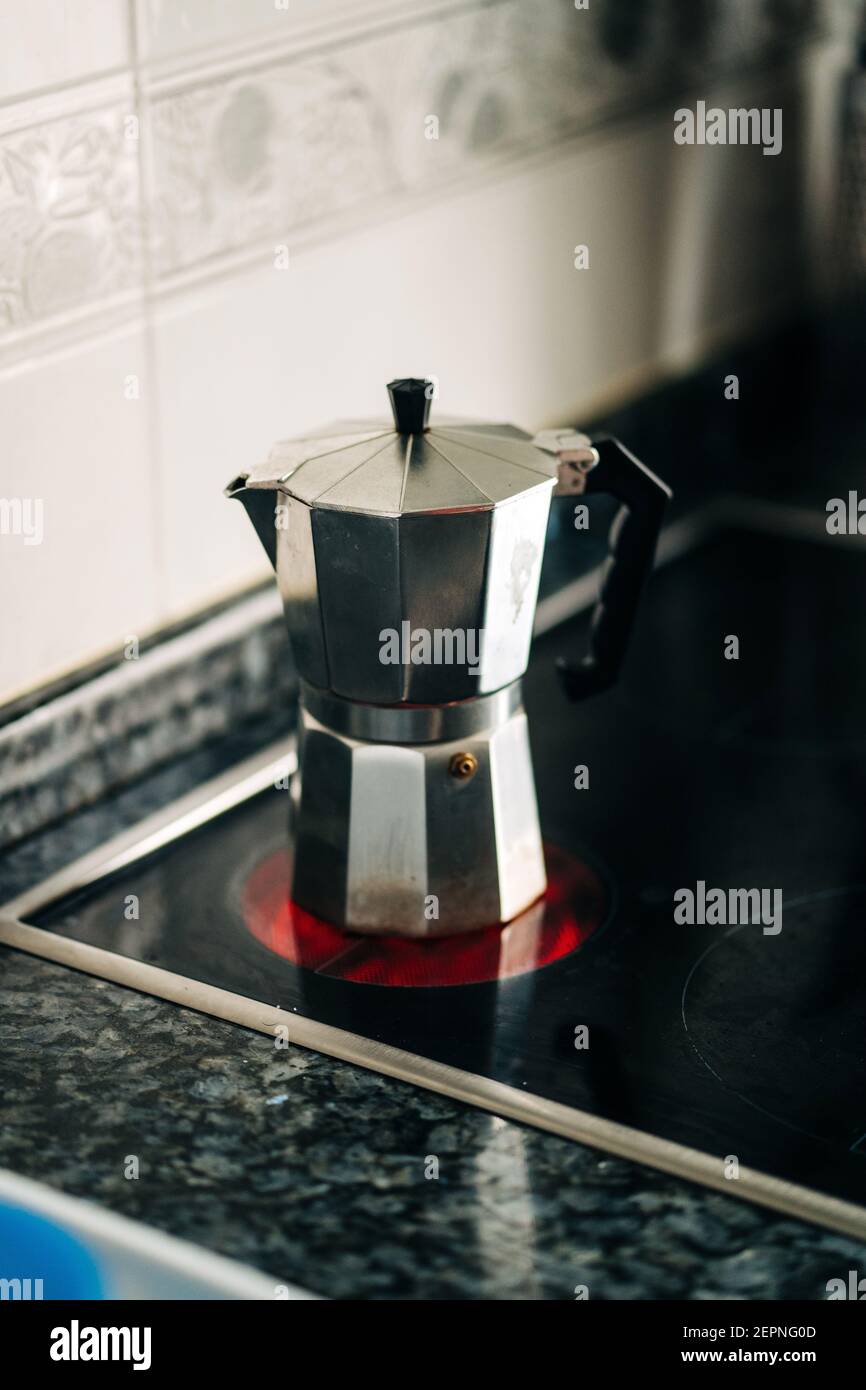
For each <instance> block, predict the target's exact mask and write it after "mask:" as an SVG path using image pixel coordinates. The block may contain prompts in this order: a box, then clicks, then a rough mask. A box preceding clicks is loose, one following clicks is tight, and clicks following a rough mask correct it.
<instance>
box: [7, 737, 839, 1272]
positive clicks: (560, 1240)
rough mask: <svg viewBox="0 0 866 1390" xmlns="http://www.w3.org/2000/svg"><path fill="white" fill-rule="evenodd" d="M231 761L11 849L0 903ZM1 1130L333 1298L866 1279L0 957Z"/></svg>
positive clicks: (559, 1142)
mask: <svg viewBox="0 0 866 1390" xmlns="http://www.w3.org/2000/svg"><path fill="white" fill-rule="evenodd" d="M262 732H263V731H262V730H261V728H260V729H258V730H257V736H256V737H257V739H260V738H261V736H262ZM268 732H269V734H270V735H273V734H274V733H275V732H277V730H276V728H275V729H272V730H269V731H268ZM245 751H249V747H248V746H244V740H243V739H235V740H233V741H232V743H231V745H225V744H223V745H220V746H219V747H218V748H216V749H214V748H211V749H209V750H205V751H202V752H200V753H199V754H197V755H196V756H195V757H193V758H189V759H187V760H186V761H184V762H182V763H178V764H177V765H176V766H174V767H172V768H168V769H163V770H162V771H161V772H160V773H159V774H158V775H155V776H154V777H152V778H150V779H148V780H147V781H145V782H142V783H140V784H139V785H138V786H137V787H135V788H132V789H129V790H127V791H126V792H125V793H123V794H122V795H121V796H118V797H115V798H114V799H113V800H112V801H110V802H105V803H103V804H102V805H100V806H98V807H95V808H93V809H91V810H89V811H87V812H85V813H82V814H80V815H78V816H76V817H74V818H71V819H70V820H69V821H67V822H65V823H64V824H63V825H61V826H60V827H58V828H57V829H55V830H54V831H51V832H47V833H45V834H43V835H42V836H40V837H38V838H34V839H31V840H29V841H27V842H25V843H22V845H21V846H20V847H19V848H18V849H17V850H15V851H13V852H11V853H9V854H7V856H6V857H5V859H4V861H3V863H2V866H0V900H3V901H5V900H8V899H9V898H10V897H11V896H12V895H13V894H15V893H16V892H19V891H21V890H22V889H23V888H24V887H26V886H27V885H29V884H30V883H33V882H36V881H38V880H39V879H41V878H43V877H45V876H46V875H47V874H48V873H49V872H51V871H53V870H54V869H56V868H57V867H59V866H60V865H61V864H62V863H64V862H68V861H70V860H71V859H73V858H75V857H77V856H78V855H79V854H82V853H84V852H85V851H86V850H87V849H89V848H91V847H92V846H93V845H95V844H98V843H99V842H100V841H101V840H104V839H105V838H107V837H108V835H110V834H112V833H116V832H117V831H118V830H119V829H120V828H122V826H123V825H125V824H128V823H131V822H133V821H135V820H137V819H140V818H141V817H142V816H143V815H144V814H146V813H147V812H148V811H150V810H152V809H154V808H155V807H156V806H157V805H159V804H160V803H162V802H165V801H167V800H170V799H172V798H173V797H175V796H177V795H179V794H180V793H181V792H182V791H183V790H185V789H186V788H187V787H189V786H190V785H192V784H193V783H195V782H196V781H200V780H202V779H203V778H204V777H206V776H209V775H213V774H214V773H215V772H217V771H219V770H220V768H221V766H222V765H223V764H224V763H225V761H226V759H231V758H232V757H237V756H240V755H241V754H242V753H243V752H245ZM0 1117H2V1124H0V1165H2V1166H5V1167H8V1168H11V1169H13V1170H14V1171H16V1172H18V1173H22V1174H24V1175H26V1176H28V1177H32V1178H36V1179H40V1180H42V1181H44V1182H47V1183H49V1184H50V1185H52V1186H54V1187H58V1188H61V1189H63V1190H64V1191H66V1192H69V1193H72V1194H75V1195H77V1196H80V1197H85V1198H88V1199H90V1200H93V1201H96V1202H100V1203H103V1204H104V1205H106V1206H107V1207H109V1208H111V1209H112V1210H114V1211H117V1212H121V1213H123V1214H125V1215H128V1216H132V1217H136V1218H139V1219H141V1220H144V1221H146V1222H149V1223H150V1224H152V1225H153V1226H155V1227H158V1228H161V1229H163V1230H166V1231H170V1232H172V1233H173V1234H175V1235H179V1236H182V1237H185V1238H187V1239H189V1240H193V1241H197V1242H199V1243H200V1244H202V1245H204V1246H207V1247H209V1248H211V1249H213V1250H217V1251H219V1252H220V1253H221V1254H224V1255H228V1256H232V1257H234V1258H235V1259H239V1260H243V1261H245V1262H247V1263H249V1264H250V1265H253V1266H255V1267H256V1268H258V1269H260V1270H262V1271H264V1272H265V1273H267V1274H269V1275H272V1276H273V1277H274V1280H275V1282H281V1281H293V1282H295V1283H298V1284H300V1285H302V1286H304V1287H306V1288H308V1289H311V1290H313V1291H314V1292H316V1293H320V1294H325V1295H328V1296H331V1297H337V1298H416V1299H417V1298H431V1299H442V1298H482V1299H484V1298H520V1299H535V1298H553V1299H572V1298H574V1296H575V1287H576V1286H577V1285H586V1286H587V1289H588V1292H589V1297H590V1298H595V1299H600V1298H606V1299H617V1298H626V1299H632V1298H689V1299H704V1298H725V1299H755V1298H772V1299H789V1298H806V1299H820V1298H822V1297H825V1296H826V1292H825V1290H826V1283H827V1280H828V1279H830V1278H836V1277H840V1276H842V1277H844V1276H845V1275H846V1274H847V1271H848V1270H849V1269H852V1268H853V1269H859V1270H861V1271H863V1270H864V1269H866V1248H864V1247H863V1246H862V1245H860V1244H859V1243H858V1242H855V1241H852V1240H849V1239H846V1238H844V1237H842V1236H837V1235H834V1234H832V1233H831V1232H826V1231H822V1230H820V1229H818V1228H817V1227H812V1226H808V1225H805V1224H802V1223H800V1222H797V1221H793V1220H790V1219H787V1218H781V1217H778V1216H775V1215H773V1214H772V1213H767V1212H764V1211H761V1210H760V1209H759V1208H757V1207H752V1206H749V1205H748V1204H747V1203H744V1202H741V1201H739V1200H737V1199H736V1198H734V1197H728V1196H723V1195H719V1194H716V1193H712V1192H708V1191H705V1190H702V1189H700V1188H697V1187H693V1186H691V1185H690V1184H687V1183H684V1182H681V1181H679V1180H678V1179H675V1178H671V1177H668V1176H666V1175H664V1174H661V1173H657V1172H654V1171H653V1170H651V1169H648V1168H643V1167H640V1166H638V1165H635V1164H632V1163H628V1162H624V1161H622V1160H619V1159H614V1158H609V1157H606V1156H605V1155H603V1154H600V1153H597V1152H594V1151H593V1150H590V1149H587V1148H584V1147H582V1146H580V1145H578V1144H574V1143H571V1142H569V1141H567V1140H563V1139H559V1138H556V1137H554V1136H552V1135H549V1134H543V1133H541V1132H538V1131H535V1130H532V1129H529V1128H525V1127H522V1126H520V1125H516V1124H512V1123H510V1122H506V1121H503V1120H501V1119H498V1118H496V1117H493V1116H490V1115H487V1114H485V1113H482V1112H479V1111H474V1110H472V1109H470V1108H468V1107H466V1106H464V1105H461V1104H458V1103H457V1102H454V1101H451V1100H448V1099H445V1098H443V1097H441V1096H436V1095H433V1094H430V1093H426V1092H424V1091H421V1090H418V1089H416V1088H414V1087H411V1086H408V1085H405V1084H403V1083H400V1082H397V1081H393V1080H390V1079H388V1078H384V1077H380V1076H377V1075H375V1074H374V1073H372V1072H367V1071H364V1070H362V1069H360V1068H357V1067H353V1066H350V1065H348V1064H346V1063H343V1062H338V1061H334V1060H332V1059H331V1058H328V1057H324V1056H320V1055H318V1054H315V1053H311V1052H304V1051H302V1050H301V1049H299V1048H294V1049H291V1050H290V1051H289V1052H288V1053H282V1052H275V1050H274V1048H273V1044H272V1043H271V1042H270V1040H269V1039H267V1038H266V1037H264V1036H262V1035H259V1034H254V1033H250V1032H246V1031H245V1030H243V1029H240V1028H236V1027H234V1026H232V1025H230V1024H225V1023H221V1022H218V1021H216V1020H214V1019H211V1018H207V1017H204V1016H202V1015H199V1014H195V1013H192V1012H188V1011H186V1010H183V1009H179V1008H177V1007H175V1006H174V1005H171V1004H167V1003H164V1002H162V1001H160V1000H156V999H151V998H148V997H146V996H142V995H138V994H135V993H134V992H132V991H129V990H125V989H122V988H120V987H118V986H114V985H110V984H107V983H105V982H103V981H99V980H95V979H92V978H89V977H88V976H84V975H78V974H76V973H75V972H73V971H69V970H66V969H64V968H62V967H59V966H54V965H51V964H48V963H47V962H43V961H40V960H37V959H34V958H31V957H28V956H26V955H22V954H19V953H17V952H14V951H11V950H8V949H5V948H0ZM130 1155H136V1156H137V1158H138V1161H139V1176H138V1178H136V1179H131V1178H128V1177H126V1176H125V1169H126V1160H127V1158H128V1156H130ZM428 1155H435V1156H436V1157H437V1158H438V1160H439V1177H438V1180H431V1179H427V1178H426V1177H425V1160H426V1158H427V1156H428Z"/></svg>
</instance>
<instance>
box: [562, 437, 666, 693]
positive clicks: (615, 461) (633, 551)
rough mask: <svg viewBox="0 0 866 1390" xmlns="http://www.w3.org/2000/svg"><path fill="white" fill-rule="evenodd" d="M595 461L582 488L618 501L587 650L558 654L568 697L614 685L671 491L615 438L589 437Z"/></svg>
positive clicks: (596, 691) (594, 691) (650, 566)
mask: <svg viewBox="0 0 866 1390" xmlns="http://www.w3.org/2000/svg"><path fill="white" fill-rule="evenodd" d="M593 444H594V445H595V448H596V449H597V451H598V456H599V461H598V463H597V464H596V465H595V467H594V468H592V469H590V470H589V472H588V473H587V474H586V487H585V488H584V491H585V492H586V493H591V492H603V493H607V494H609V495H610V496H611V497H615V498H616V499H617V501H618V502H621V503H622V504H623V505H622V507H621V508H620V510H619V511H618V512H617V515H616V517H615V518H614V521H613V525H612V526H611V529H610V536H609V538H608V544H609V546H610V555H609V556H608V558H607V560H606V562H605V567H604V572H603V574H602V580H601V589H600V592H599V596H598V601H597V603H596V606H595V611H594V613H593V615H592V628H591V631H590V638H589V650H588V651H587V653H586V655H585V656H583V657H582V658H581V659H580V660H579V661H577V662H574V661H568V660H566V659H565V658H563V657H561V658H560V659H559V660H558V661H557V668H558V670H559V674H560V676H561V678H562V684H563V687H564V689H565V693H566V695H567V696H568V698H569V699H570V700H583V699H585V698H586V696H588V695H595V694H597V693H598V692H599V691H600V690H606V689H607V688H608V686H610V685H613V683H614V681H615V680H616V678H617V676H618V675H619V669H620V666H621V665H622V660H623V657H624V656H625V653H626V648H627V647H628V642H629V637H630V636H631V630H632V626H633V624H634V619H635V614H636V612H637V607H638V603H639V601H640V596H641V591H642V589H643V586H644V581H645V580H646V577H647V575H648V574H649V572H650V570H651V569H652V564H653V556H654V555H655V548H656V541H657V540H658V534H659V530H660V528H661V524H662V517H663V515H664V509H665V506H666V504H667V503H668V502H669V501H670V498H671V497H672V495H673V494H672V493H671V490H670V488H669V487H668V486H667V484H666V483H663V482H662V480H661V478H657V477H656V475H655V474H654V473H651V472H650V470H649V469H648V468H646V467H645V466H644V464H642V463H641V462H640V460H639V459H636V458H635V456H634V454H630V453H629V451H628V449H626V448H625V446H624V445H622V444H620V442H619V440H618V439H600V440H599V439H594V440H593Z"/></svg>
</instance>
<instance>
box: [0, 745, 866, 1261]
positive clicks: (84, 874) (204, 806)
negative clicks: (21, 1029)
mask: <svg viewBox="0 0 866 1390" xmlns="http://www.w3.org/2000/svg"><path fill="white" fill-rule="evenodd" d="M295 765H296V755H295V747H294V740H283V741H281V742H280V743H278V744H273V745H270V746H269V747H268V748H265V749H263V750H262V751H261V752H260V753H258V754H256V755H255V756H254V757H252V758H249V759H246V760H245V761H244V762H242V763H239V764H237V765H235V766H234V767H232V768H230V769H228V770H227V771H226V772H224V773H222V774H221V775H220V776H219V777H216V778H214V779H212V780H210V781H209V782H206V783H204V784H203V785H202V786H200V787H198V788H196V789H195V790H194V791H192V792H190V793H188V794H187V795H186V796H183V797H181V798H180V799H179V800H177V801H174V802H172V803H171V804H170V805H168V806H166V807H164V808H162V809H161V810H159V811H157V812H155V813H154V814H153V815H150V816H148V817H147V818H146V819H145V820H143V821H140V822H139V823H137V824H136V825H134V826H131V827H129V828H127V829H126V830H124V831H122V832H121V833H120V834H119V835H116V836H114V837H113V838H112V839H111V840H110V841H108V842H107V843H106V844H104V845H102V846H100V847H99V848H98V849H96V850H94V851H92V852H91V853H90V854H87V855H84V856H83V857H82V858H80V859H78V860H77V861H75V863H73V864H70V865H68V866H67V867H65V868H63V869H61V870H59V871H58V872H57V873H55V874H52V875H51V876H50V877H49V878H47V879H45V880H44V882H42V883H40V884H37V885H36V886H35V887H33V888H30V889H27V890H25V892H23V893H21V894H19V895H18V896H17V897H16V898H13V899H11V900H10V901H9V902H7V903H5V904H3V905H2V906H0V944H2V945H4V946H8V947H10V948H11V949H13V950H17V951H24V952H26V953H27V954H29V955H34V956H39V957H41V958H42V959H43V960H48V961H52V962H53V963H54V964H56V965H62V966H66V967H68V968H70V969H73V970H78V971H81V972H82V973H84V974H87V975H94V976H97V977H98V978H100V979H103V980H110V981H112V982H113V983H114V984H119V985H123V986H124V987H126V988H128V989H137V990H139V991H141V992H142V993H144V994H150V995H153V996H155V997H156V998H159V999H165V1000H167V1001H168V1002H170V1003H174V1004H179V1005H180V1006H181V1007H182V1008H188V1009H195V1010H196V1011H197V1012H199V1013H205V1014H208V1015H210V1016H211V1017H213V1018H221V1019H223V1020H224V1021H226V1022H228V1023H235V1024H238V1025H239V1026H240V1027H243V1028H250V1029H253V1030H255V1031H257V1032H261V1033H267V1034H269V1035H271V1036H274V1035H275V1032H276V1030H277V1029H278V1028H280V1029H286V1030H287V1032H288V1040H289V1042H290V1043H294V1044H295V1045H297V1046H299V1047H303V1048H307V1049H309V1050H311V1051H313V1052H321V1053H324V1054H326V1055H327V1056H330V1057H335V1058H337V1059H339V1060H340V1061H344V1062H349V1063H352V1064H353V1065H355V1066H360V1067H365V1068H367V1069H368V1070H370V1071H375V1072H378V1073H380V1074H381V1075H383V1076H392V1077H394V1078H395V1079H396V1080H398V1081H404V1082H408V1083H409V1084H410V1085H414V1086H420V1087H421V1088H422V1089H424V1090H428V1091H435V1092H438V1093H439V1094H441V1095H446V1096H450V1097H451V1098H452V1099H454V1100H459V1101H461V1102H463V1103H464V1104H466V1105H472V1106H475V1107H476V1108H477V1109H480V1110H486V1111H489V1112H490V1113H491V1114H494V1115H499V1116H502V1117H504V1118H507V1119H510V1120H516V1121H517V1122H518V1123H521V1124H528V1125H534V1126H535V1127H536V1128H537V1129H543V1130H547V1131H548V1132H549V1133H551V1134H558V1135H560V1136H561V1137H563V1138H565V1139H572V1140H575V1141H577V1142H578V1143H581V1144H586V1145H587V1146H588V1147H590V1148H593V1149H598V1150H601V1151H602V1152H605V1153H609V1154H614V1155H616V1156H617V1157H619V1158H624V1159H627V1160H629V1161H631V1162H633V1163H643V1164H646V1165H647V1166H648V1167H650V1168H656V1169H659V1170H661V1171H662V1172H665V1173H671V1174H673V1175H674V1176H675V1177H679V1178H684V1179H685V1180H687V1181H689V1182H696V1183H699V1184H700V1185H701V1186H703V1187H709V1188H713V1189H715V1190H716V1191H718V1192H724V1193H726V1194H727V1195H728V1196H737V1197H740V1198H743V1199H745V1200H746V1201H750V1202H754V1203H756V1204H757V1205H759V1206H763V1207H768V1208H770V1209H771V1210H773V1211H778V1212H782V1213H784V1214H785V1215H787V1216H793V1217H796V1218H798V1219H799V1220H803V1221H811V1222H814V1223H816V1224H817V1225H820V1226H825V1227H827V1228H829V1229H830V1230H835V1231H841V1232H843V1233H844V1234H846V1235H850V1236H854V1237H855V1238H857V1239H860V1240H866V1208H862V1207H859V1206H856V1205H854V1204H853V1203H850V1202H844V1201H841V1200H839V1199H838V1198H835V1197H830V1196H828V1195H826V1194H824V1193H821V1192H817V1191H813V1190H812V1189H810V1188H807V1187H803V1186H801V1185H800V1184H797V1183H791V1182H785V1181H783V1180H782V1179H780V1178H774V1177H772V1176H770V1175H769V1174H766V1173H763V1172H760V1171H758V1170H757V1169H753V1168H746V1167H741V1168H740V1175H739V1178H737V1179H736V1180H732V1179H728V1178H726V1177H725V1175H724V1160H723V1159H722V1158H721V1157H718V1156H714V1155H712V1154H707V1153H703V1152H701V1151H700V1150H698V1149H693V1148H690V1147H688V1146H686V1145H683V1144H677V1143H674V1142H672V1141H670V1140H666V1139H661V1138H659V1137H658V1136H656V1135H652V1134H648V1133H646V1132H644V1131H642V1130H637V1129H632V1128H630V1127H629V1126H627V1125H622V1124H618V1123H616V1122H615V1121H612V1120H605V1119H602V1118H600V1117H599V1116H596V1115H591V1114H589V1113H588V1112H586V1111H582V1110H575V1109H572V1108H571V1107H570V1106H566V1105H562V1104H559V1103H558V1102H555V1101H549V1100H545V1099H544V1098H543V1097H541V1096H537V1095H534V1094H530V1093H528V1092H526V1091H523V1090H518V1089H517V1088H516V1087H513V1086H508V1085H506V1084H504V1083H503V1082H499V1081H493V1080H490V1079H488V1078H487V1077H484V1076H478V1075H476V1074H474V1073H472V1072H466V1071H462V1070H460V1069H459V1068H457V1067H451V1066H446V1065H444V1064H443V1063H441V1062H435V1061H432V1060H430V1059H429V1058H426V1057H421V1056H418V1055H417V1054H415V1053H410V1052H404V1051H403V1050H402V1049H401V1048H396V1047H391V1046H389V1045H386V1044H384V1043H380V1042H376V1041H374V1040H373V1039H370V1038H364V1037H361V1036H360V1035H358V1034H356V1033H349V1032H346V1031H345V1030H343V1029H340V1028H334V1027H332V1026H331V1025H330V1024H325V1023H319V1022H316V1021H315V1020H313V1019H309V1018H305V1017H303V1016H302V1015H300V1014H296V1013H294V1012H288V1011H285V1010H282V1009H279V1008H277V1007H275V1006H272V1005H268V1004H263V1003H260V1002H258V1001H257V1000H254V999H250V998H247V996H245V995H240V994H234V993H232V992H230V991H228V990H223V989H218V988H217V987H215V986H213V985H207V984H203V983H201V982H200V981H198V980H193V979H189V978H187V977H185V976H182V975H177V974H174V973H173V972H172V971H168V970H163V969H161V968H160V967H159V966H154V965H149V964H147V963H145V962H143V961H138V960H133V959H130V958H129V957H126V956H120V955H116V954H115V953H114V952H112V951H106V950H104V949H102V948H101V947H98V946H91V945H88V944H86V943H84V942H80V941H75V940H72V939H70V938H68V937H63V936H58V935H56V934H55V933H54V932H51V931H48V930H47V929H45V928H43V927H35V926H33V925H31V924H30V923H28V922H26V921H24V920H22V918H24V917H26V916H28V915H30V914H32V913H34V912H36V911H38V910H40V909H41V908H44V907H47V906H48V905H49V904H50V903H52V902H55V901H57V900H58V899H59V898H61V897H64V896H66V895H67V894H69V893H72V892H76V891H79V890H80V889H83V888H88V887H92V886H94V885H95V884H96V883H97V882H98V881H99V880H100V879H101V878H104V877H106V876H108V875H110V874H112V873H115V872H116V871H117V870H118V869H121V868H124V867H125V866H127V865H128V864H132V863H134V862H136V861H137V860H139V859H142V858H145V857H146V856H147V855H149V854H152V853H153V852H154V851H155V850H158V849H161V848H163V847H164V846H166V845H168V844H171V843H172V842H173V841H175V840H177V839H179V838H180V837H181V836H183V835H185V834H188V833H189V832H190V831H192V830H195V829H197V828H198V827H199V826H202V825H205V824H206V823H207V822H208V821H210V820H213V819H214V818H215V817H216V816H219V815H222V814H224V813H225V812H227V811H230V810H232V809H233V808H234V807H236V806H239V805H241V804H242V803H243V802H244V801H247V800H249V799H250V798H251V797H253V796H255V795H256V794H257V793H258V792H260V791H263V790H264V789H265V788H266V787H268V786H269V785H273V784H274V782H275V781H276V780H277V779H278V778H279V777H281V776H285V775H286V774H287V773H289V772H291V771H293V770H294V767H295Z"/></svg>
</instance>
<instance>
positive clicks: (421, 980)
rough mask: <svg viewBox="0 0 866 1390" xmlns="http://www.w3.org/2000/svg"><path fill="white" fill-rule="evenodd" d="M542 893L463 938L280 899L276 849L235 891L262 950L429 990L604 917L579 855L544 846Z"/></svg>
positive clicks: (282, 862) (537, 955)
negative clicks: (318, 913) (403, 929)
mask: <svg viewBox="0 0 866 1390" xmlns="http://www.w3.org/2000/svg"><path fill="white" fill-rule="evenodd" d="M545 859H546V862H547V878H548V883H547V891H546V893H545V894H544V897H543V898H541V899H539V901H538V902H537V903H536V904H535V905H534V906H533V907H531V908H529V909H528V910H527V911H526V912H524V913H522V914H521V915H520V917H516V918H515V919H514V921H513V922H509V923H508V924H507V925H505V926H502V925H501V924H497V925H496V926H490V927H483V928H482V929H481V930H480V931H475V932H467V933H465V934H464V935H462V936H440V937H429V938H423V939H419V938H417V937H405V936H360V935H357V934H356V933H353V932H346V931H342V930H341V929H340V928H339V927H335V926H332V925H331V923H330V922H323V921H321V920H320V919H319V918H317V917H313V916H312V914H311V913H309V912H305V911H304V909H303V908H301V907H298V905H297V904H296V903H293V902H291V900H290V899H289V897H288V865H287V859H286V855H285V853H283V852H280V851H278V852H276V853H273V854H270V855H269V856H268V857H267V858H266V859H263V860H262V861H261V862H260V863H259V864H257V865H256V867H255V868H254V869H253V870H252V872H251V873H250V874H249V876H248V878H247V880H246V883H245V884H244V887H243V891H242V894H241V911H242V914H243V920H244V924H245V925H246V927H247V930H248V931H249V932H251V934H252V935H253V936H254V937H255V938H256V940H257V941H259V942H260V943H261V944H262V945H263V946H265V947H267V949H268V950H269V951H273V952H274V954H275V955H278V956H281V957H282V958H283V960H288V961H291V962H292V964H293V965H298V966H303V967H304V969H306V970H312V971H314V972H315V973H316V974H318V975H326V976H328V977H330V978H332V979H336V980H350V981H353V982H354V983H355V984H366V985H396V986H402V987H403V988H432V987H435V986H443V985H475V984H482V983H485V982H487V981H490V980H506V979H510V978H511V977H512V976H515V975H524V974H527V973H528V972H529V971H531V970H537V969H539V968H540V967H541V966H543V965H550V964H552V962H553V961H557V960H562V958H563V957H564V956H568V955H571V953H572V952H573V951H577V950H579V949H580V947H581V946H583V945H584V944H585V943H586V942H587V941H588V940H589V938H590V937H591V936H592V934H593V932H595V931H597V930H598V928H599V927H601V926H602V925H603V923H604V921H605V919H606V917H607V912H608V903H609V894H608V891H607V889H606V887H605V884H604V882H603V880H602V879H601V877H600V876H599V875H598V873H597V872H596V871H595V870H594V869H592V868H590V866H589V865H588V864H586V863H584V862H583V861H582V860H580V859H575V858H573V857H572V856H571V855H568V854H565V853H564V852H563V851H562V850H559V849H556V848H554V847H552V846H546V847H545Z"/></svg>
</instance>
